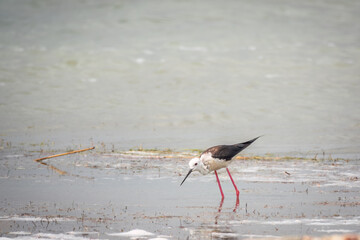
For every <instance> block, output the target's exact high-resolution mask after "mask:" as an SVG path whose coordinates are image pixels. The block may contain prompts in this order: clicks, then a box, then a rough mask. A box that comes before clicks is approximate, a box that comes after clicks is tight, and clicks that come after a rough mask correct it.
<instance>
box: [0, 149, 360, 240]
mask: <svg viewBox="0 0 360 240" xmlns="http://www.w3.org/2000/svg"><path fill="white" fill-rule="evenodd" d="M2 154H3V155H2V160H1V161H0V189H1V194H0V239H1V240H11V239H14V238H15V239H24V240H36V239H39V238H40V239H44V240H45V239H66V240H88V239H114V240H115V239H149V240H150V239H159V240H160V239H161V240H166V239H169V240H170V239H254V238H255V239H258V238H262V239H263V238H268V239H274V238H276V239H279V240H280V239H282V240H286V239H300V237H301V236H304V235H310V236H326V235H334V234H336V235H339V234H340V235H344V234H359V229H360V217H359V216H360V214H359V205H360V181H359V176H358V175H359V174H358V173H359V171H360V162H359V161H358V160H350V161H349V160H317V161H312V160H309V159H308V160H289V159H283V160H269V159H260V160H255V159H250V160H238V161H235V162H234V163H232V164H231V165H230V167H229V168H230V171H231V173H232V176H233V177H234V180H235V182H236V183H237V186H238V189H239V190H240V196H239V201H238V202H237V201H236V194H235V190H234V188H233V185H232V183H231V181H230V179H229V177H228V176H227V174H226V171H225V170H224V169H222V170H220V171H219V177H220V181H221V184H222V187H223V190H224V195H225V199H224V201H223V202H221V201H220V200H221V196H220V192H219V189H218V186H217V183H216V180H215V179H216V178H215V176H214V174H209V175H206V176H202V175H200V174H198V173H194V174H192V175H191V176H190V177H189V178H188V179H187V180H186V182H185V183H184V184H183V185H182V186H181V187H180V183H181V181H182V179H183V178H184V176H185V174H186V173H187V170H188V169H187V168H188V166H187V161H188V160H189V157H191V156H190V155H181V154H175V155H169V154H159V153H155V154H154V153H144V152H122V153H103V154H98V153H94V152H90V153H89V152H86V153H83V154H75V155H68V156H64V157H59V158H53V159H49V160H46V161H44V162H45V163H47V164H50V165H52V166H53V167H56V168H57V169H58V170H61V171H63V172H66V173H64V174H63V175H60V174H59V173H58V172H57V171H54V170H52V169H50V168H47V167H46V166H44V165H42V164H39V163H36V162H35V161H32V160H33V159H34V158H36V157H38V156H39V155H40V156H46V155H48V154H49V153H31V154H29V153H25V154H24V153H17V154H13V153H12V152H11V151H9V150H4V151H3V153H2ZM137 237H138V238H137ZM282 237H285V238H282ZM289 237H291V238H289ZM359 237H360V236H359V235H358V238H359ZM327 239H329V238H327ZM337 239H341V238H337ZM346 239H350V238H346ZM351 239H356V238H355V237H353V238H351Z"/></svg>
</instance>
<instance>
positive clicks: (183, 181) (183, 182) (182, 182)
mask: <svg viewBox="0 0 360 240" xmlns="http://www.w3.org/2000/svg"><path fill="white" fill-rule="evenodd" d="M191 172H192V169H190V170H189V172H188V174H186V177H185V178H184V180H183V181H182V182H181V184H180V186H181V185H182V184H183V183H184V182H185V180H186V179H187V177H188V176H189V175H190V173H191Z"/></svg>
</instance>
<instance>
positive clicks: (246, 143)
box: [235, 135, 263, 152]
mask: <svg viewBox="0 0 360 240" xmlns="http://www.w3.org/2000/svg"><path fill="white" fill-rule="evenodd" d="M262 136H263V135H261V136H258V137H256V138H254V139H252V140H249V141H247V142H243V143H238V144H235V146H237V147H238V148H239V149H240V151H242V150H244V149H245V148H247V147H248V146H249V145H250V144H252V143H253V142H255V140H256V139H258V138H259V137H262ZM240 151H239V152H240Z"/></svg>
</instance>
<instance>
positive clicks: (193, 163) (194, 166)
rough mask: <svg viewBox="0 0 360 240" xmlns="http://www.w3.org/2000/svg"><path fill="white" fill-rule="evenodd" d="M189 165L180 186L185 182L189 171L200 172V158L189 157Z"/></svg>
mask: <svg viewBox="0 0 360 240" xmlns="http://www.w3.org/2000/svg"><path fill="white" fill-rule="evenodd" d="M189 167H190V170H189V172H188V173H187V174H186V176H185V178H184V180H183V181H182V182H181V184H180V186H181V185H182V184H183V183H184V182H185V180H186V178H187V177H188V176H189V175H190V173H192V172H193V171H199V172H201V167H202V162H201V160H200V158H198V157H196V158H193V159H191V160H190V162H189Z"/></svg>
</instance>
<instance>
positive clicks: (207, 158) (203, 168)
mask: <svg viewBox="0 0 360 240" xmlns="http://www.w3.org/2000/svg"><path fill="white" fill-rule="evenodd" d="M259 137H260V136H259ZM259 137H257V138H254V139H252V140H250V141H247V142H243V143H237V144H233V145H219V146H214V147H211V148H209V149H207V150H205V151H204V152H203V153H202V154H201V155H200V157H196V158H193V159H191V160H190V162H189V166H190V170H189V172H188V173H187V174H186V176H185V178H184V180H183V181H182V182H181V184H180V186H181V185H182V184H183V183H184V182H185V180H186V178H187V177H188V176H189V175H190V173H192V172H194V171H198V172H200V173H202V174H203V175H205V174H208V173H210V172H212V171H214V173H215V176H216V180H217V182H218V185H219V189H220V193H221V197H222V199H224V193H223V190H222V188H221V184H220V181H219V177H218V174H217V172H216V170H218V169H220V168H226V171H227V172H228V174H229V177H230V179H231V182H232V184H233V185H234V188H235V191H236V196H237V198H238V197H239V193H240V192H239V190H238V188H237V187H236V184H235V182H234V180H233V178H232V176H231V174H230V172H229V169H228V168H227V166H228V165H229V164H230V163H231V162H232V160H233V157H235V155H237V154H238V153H239V152H241V151H242V150H244V149H245V148H246V147H248V146H249V145H250V144H252V143H253V142H254V141H255V140H256V139H258V138H259Z"/></svg>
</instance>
